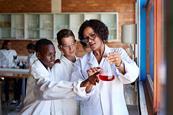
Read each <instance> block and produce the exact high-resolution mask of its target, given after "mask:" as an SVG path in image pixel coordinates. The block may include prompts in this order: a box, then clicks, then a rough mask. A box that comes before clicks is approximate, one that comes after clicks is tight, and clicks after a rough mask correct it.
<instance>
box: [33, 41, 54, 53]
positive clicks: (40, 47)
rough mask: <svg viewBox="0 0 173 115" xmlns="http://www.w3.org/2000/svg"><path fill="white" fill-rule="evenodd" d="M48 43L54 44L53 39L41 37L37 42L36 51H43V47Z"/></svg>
mask: <svg viewBox="0 0 173 115" xmlns="http://www.w3.org/2000/svg"><path fill="white" fill-rule="evenodd" d="M46 45H53V43H52V41H50V40H48V39H40V40H38V41H37V42H36V44H35V51H36V52H41V50H42V47H43V46H46ZM53 46H54V45H53Z"/></svg>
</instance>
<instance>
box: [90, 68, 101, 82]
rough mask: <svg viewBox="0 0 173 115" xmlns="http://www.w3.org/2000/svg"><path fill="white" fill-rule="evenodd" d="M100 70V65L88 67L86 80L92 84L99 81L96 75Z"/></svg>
mask: <svg viewBox="0 0 173 115" xmlns="http://www.w3.org/2000/svg"><path fill="white" fill-rule="evenodd" d="M101 71H102V69H101V68H100V67H93V68H90V69H89V70H87V73H88V76H89V77H88V81H89V82H90V83H91V84H93V85H96V82H97V83H98V82H99V79H98V77H97V74H99V73H100V72H101Z"/></svg>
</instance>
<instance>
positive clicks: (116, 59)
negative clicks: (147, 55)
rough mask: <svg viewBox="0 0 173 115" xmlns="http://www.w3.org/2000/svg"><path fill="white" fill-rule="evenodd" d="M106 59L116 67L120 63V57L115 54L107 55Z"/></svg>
mask: <svg viewBox="0 0 173 115" xmlns="http://www.w3.org/2000/svg"><path fill="white" fill-rule="evenodd" d="M106 59H107V60H108V61H109V63H111V64H115V65H116V66H117V67H119V66H120V65H121V63H122V60H121V57H120V55H119V54H118V53H115V52H112V53H109V55H108V56H107V57H106Z"/></svg>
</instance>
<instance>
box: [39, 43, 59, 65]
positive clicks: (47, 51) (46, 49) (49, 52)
mask: <svg viewBox="0 0 173 115" xmlns="http://www.w3.org/2000/svg"><path fill="white" fill-rule="evenodd" d="M55 53H56V52H55V47H54V45H52V44H49V45H43V46H42V50H41V51H40V52H38V53H37V57H38V59H39V60H40V61H41V62H42V63H43V64H44V65H45V66H46V68H47V67H50V68H51V67H52V66H53V65H54V62H55Z"/></svg>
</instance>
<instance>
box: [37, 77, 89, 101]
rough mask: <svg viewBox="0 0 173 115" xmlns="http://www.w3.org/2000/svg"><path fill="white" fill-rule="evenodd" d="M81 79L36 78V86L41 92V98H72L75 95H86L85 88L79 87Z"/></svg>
mask: <svg viewBox="0 0 173 115" xmlns="http://www.w3.org/2000/svg"><path fill="white" fill-rule="evenodd" d="M80 84H81V81H78V82H68V81H59V82H58V83H57V82H54V81H49V80H46V79H38V80H37V86H38V88H39V90H40V92H41V98H42V99H45V100H49V99H50V100H52V99H65V98H74V97H75V96H79V97H85V96H87V94H86V92H85V88H81V87H80Z"/></svg>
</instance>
